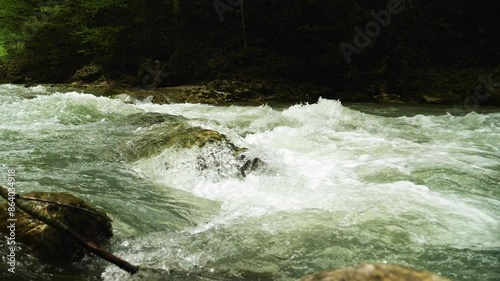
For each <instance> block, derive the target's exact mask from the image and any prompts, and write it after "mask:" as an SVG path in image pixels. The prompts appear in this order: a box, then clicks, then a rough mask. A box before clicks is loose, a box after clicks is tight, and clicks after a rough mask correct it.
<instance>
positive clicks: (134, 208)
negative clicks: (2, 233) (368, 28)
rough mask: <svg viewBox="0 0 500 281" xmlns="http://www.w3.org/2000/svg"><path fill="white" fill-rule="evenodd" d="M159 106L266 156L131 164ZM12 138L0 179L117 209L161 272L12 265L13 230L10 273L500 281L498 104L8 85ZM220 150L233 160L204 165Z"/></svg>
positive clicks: (4, 98) (123, 234)
mask: <svg viewBox="0 0 500 281" xmlns="http://www.w3.org/2000/svg"><path fill="white" fill-rule="evenodd" d="M152 113H160V114H163V115H165V116H169V115H173V116H170V117H169V118H171V119H175V120H176V122H181V123H185V124H189V125H193V126H201V127H203V128H208V129H212V130H216V131H218V132H220V133H223V134H225V135H226V136H227V137H228V138H229V139H230V140H231V142H233V143H234V144H235V145H237V146H240V147H247V148H248V149H249V150H248V153H249V154H251V155H252V156H254V157H259V158H260V159H262V160H263V161H264V162H266V163H267V165H266V166H265V168H263V169H259V170H256V171H254V172H252V173H250V174H249V175H248V176H247V177H244V178H243V177H241V176H236V175H235V173H234V171H235V169H236V167H235V163H233V162H231V160H230V159H227V158H225V156H224V154H223V153H220V152H219V151H218V148H217V147H214V146H207V147H204V148H202V149H200V148H191V149H165V150H163V151H160V152H158V153H157V154H154V155H151V156H147V157H142V158H139V159H133V160H132V159H131V158H130V157H128V155H129V154H130V152H131V151H133V150H134V147H133V144H134V141H137V140H138V139H141V137H144V136H145V135H146V133H147V132H148V131H150V130H152V129H154V128H156V127H155V126H157V125H154V124H152V123H151V122H149V121H148V116H152V115H151V114H152ZM140 116H143V117H144V118H140ZM155 116H159V115H158V114H156V115H155ZM131 144H132V146H131ZM0 147H1V150H0V183H2V184H4V185H5V184H6V178H7V170H8V169H9V168H14V169H15V170H16V180H17V186H16V188H17V192H19V193H24V192H29V191H51V192H69V193H71V194H73V195H75V196H78V197H80V198H82V199H84V200H86V201H87V202H89V203H91V204H92V205H94V206H97V207H100V208H103V209H104V210H106V211H107V212H108V213H109V214H110V216H112V218H113V228H114V237H113V238H112V241H111V245H110V250H111V251H112V252H113V253H114V254H116V255H118V256H120V257H122V258H124V259H125V260H128V261H129V262H131V263H133V264H138V265H143V266H148V267H150V268H153V269H155V270H146V271H144V272H141V273H140V274H137V275H135V276H132V277H131V276H129V275H128V274H126V273H124V272H123V271H121V270H120V269H119V268H117V267H116V266H113V265H111V264H109V263H106V262H103V261H101V260H99V259H97V258H93V257H87V258H86V259H84V260H83V261H82V262H80V263H78V264H74V265H71V266H64V267H61V266H56V265H48V264H41V263H39V262H38V261H37V260H36V259H35V258H33V257H32V256H31V255H30V254H29V250H28V249H26V248H25V247H22V246H21V247H20V248H19V249H18V250H17V252H16V254H17V255H16V260H17V262H18V264H17V267H16V273H15V274H11V273H9V272H7V268H8V266H7V264H6V260H5V255H6V253H7V250H6V242H5V239H0V240H1V241H0V255H1V256H2V263H1V264H0V279H1V280H103V281H111V280H167V278H168V280H259V278H260V280H296V279H298V278H299V277H301V276H304V275H306V274H311V273H314V272H318V271H324V270H331V269H336V268H339V267H345V266H350V265H356V264H361V263H368V262H377V263H385V262H386V263H397V264H402V265H409V266H412V267H417V268H420V269H425V270H428V271H432V272H434V273H437V274H440V275H442V276H445V277H448V278H450V279H452V280H457V281H460V280H481V281H498V280H500V110H499V109H498V108H497V109H495V108H478V109H477V110H476V112H472V113H468V112H464V111H461V110H460V109H458V108H452V107H448V108H447V107H437V106H421V105H414V106H410V105H405V106H403V105H401V106H387V105H385V106H383V105H379V104H352V105H342V104H341V103H340V102H338V101H333V100H326V99H320V100H319V101H318V103H316V104H309V105H295V106H281V107H276V108H274V107H270V106H260V107H257V106H255V107H242V106H229V107H215V106H209V105H193V104H169V105H155V104H151V103H147V102H136V103H132V104H127V103H124V102H122V101H120V100H114V99H109V98H105V97H96V96H93V95H90V94H86V93H84V92H82V91H80V92H65V91H61V92H56V91H55V90H51V89H50V88H46V87H43V86H37V87H32V88H24V87H21V86H14V85H0ZM207 155H211V156H212V157H216V158H217V157H218V160H219V162H220V163H222V164H221V165H220V166H219V167H216V168H209V169H205V170H200V169H199V168H198V167H197V166H196V165H195V163H196V161H197V159H199V157H203V156H207ZM162 269H163V270H162ZM168 269H175V270H176V272H175V273H173V274H171V275H170V276H167V275H166V272H167V271H165V270H168Z"/></svg>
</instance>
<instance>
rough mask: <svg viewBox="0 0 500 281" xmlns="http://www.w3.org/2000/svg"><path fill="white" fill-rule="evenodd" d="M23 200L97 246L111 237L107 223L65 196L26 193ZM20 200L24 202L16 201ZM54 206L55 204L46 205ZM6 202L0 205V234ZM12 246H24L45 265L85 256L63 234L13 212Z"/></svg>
mask: <svg viewBox="0 0 500 281" xmlns="http://www.w3.org/2000/svg"><path fill="white" fill-rule="evenodd" d="M21 198H27V199H29V200H27V201H26V200H25V202H30V204H31V205H32V206H33V208H34V209H35V210H36V211H37V212H40V213H41V214H43V215H44V216H47V217H50V218H51V219H53V220H57V221H60V222H62V223H63V224H65V225H66V226H68V227H69V228H70V229H71V230H73V231H74V232H76V233H78V234H79V235H81V236H83V237H84V238H86V239H87V240H88V241H90V242H93V243H95V244H97V245H99V244H103V243H105V242H106V241H107V240H108V239H109V238H111V237H112V236H113V232H112V226H111V220H110V218H109V217H108V216H107V215H106V214H105V213H104V212H102V211H99V210H97V209H95V208H93V207H91V206H90V205H88V204H87V203H86V202H84V201H83V200H81V199H79V198H77V197H75V196H73V195H71V194H68V193H56V192H30V193H26V194H24V195H22V196H21ZM17 200H24V199H17ZM48 201H51V202H56V203H49V202H48ZM7 207H8V206H7V202H6V201H5V202H3V203H2V204H0V231H1V232H3V233H6V231H8V230H9V229H8V228H7V224H8V223H9V222H8V221H7V215H8V212H7ZM15 219H17V221H16V231H15V232H16V242H20V243H23V244H24V245H26V246H28V247H29V248H30V250H31V252H32V253H33V255H35V256H37V257H38V258H39V259H40V260H42V261H46V262H62V263H67V262H73V261H77V260H79V259H81V258H82V257H83V255H84V253H85V250H84V249H83V248H82V246H80V245H78V244H77V243H76V242H74V240H72V239H71V238H69V237H68V236H67V235H66V234H64V233H62V232H60V231H58V230H56V229H54V228H52V227H50V226H48V225H47V224H45V223H43V222H41V221H39V220H37V219H35V218H33V217H31V216H30V215H28V214H26V213H24V212H23V211H21V210H19V209H17V210H16V212H15Z"/></svg>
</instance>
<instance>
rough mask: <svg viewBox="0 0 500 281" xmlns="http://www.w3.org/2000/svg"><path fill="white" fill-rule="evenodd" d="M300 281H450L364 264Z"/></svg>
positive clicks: (394, 267)
mask: <svg viewBox="0 0 500 281" xmlns="http://www.w3.org/2000/svg"><path fill="white" fill-rule="evenodd" d="M300 281H450V280H449V279H445V278H443V277H440V276H437V275H434V274H432V273H429V272H425V271H421V270H417V269H413V268H410V267H404V266H399V265H392V264H364V265H360V266H353V267H346V268H341V269H337V270H334V271H329V272H321V273H317V274H314V275H310V276H306V277H303V278H302V279H300Z"/></svg>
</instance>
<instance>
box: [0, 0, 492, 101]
mask: <svg viewBox="0 0 500 281" xmlns="http://www.w3.org/2000/svg"><path fill="white" fill-rule="evenodd" d="M236 2H238V1H226V0H220V1H213V2H212V1H205V0H204V1H201V0H190V1H179V0H3V1H2V2H1V3H0V28H1V30H0V60H1V61H2V63H3V66H2V71H1V74H2V77H3V78H2V80H4V82H16V83H26V82H28V83H31V82H37V83H63V82H69V81H75V80H85V79H80V78H79V77H80V76H81V75H77V76H74V75H75V73H77V71H78V70H81V69H82V68H84V67H85V66H88V65H91V64H92V65H97V66H99V71H98V72H95V73H94V74H96V73H97V74H98V75H94V76H97V77H93V78H92V79H90V80H97V79H107V80H115V81H119V82H121V83H123V84H126V85H129V86H140V87H144V86H145V85H146V84H147V83H146V82H145V77H147V76H148V75H149V76H150V77H149V78H148V79H157V80H155V81H154V82H155V83H154V86H155V87H158V86H159V87H162V86H176V85H183V84H192V83H198V82H203V81H212V80H214V79H240V80H245V79H247V80H257V81H262V80H265V81H281V82H284V83H309V84H315V85H319V86H321V87H323V86H324V87H328V88H329V89H330V90H329V91H328V97H333V98H339V97H340V98H342V99H344V100H366V101H369V100H376V99H378V100H383V99H384V97H385V96H387V97H389V99H390V98H391V97H393V98H394V99H401V100H414V101H418V99H419V98H420V96H421V95H422V94H429V93H430V94H437V95H444V96H446V95H447V96H451V97H452V99H457V100H460V99H463V97H465V96H467V95H470V94H471V93H472V92H473V91H474V88H475V87H476V86H477V85H478V83H479V82H478V80H477V77H478V75H479V74H480V75H489V74H494V75H496V73H495V72H494V69H495V67H497V66H498V62H499V59H500V49H499V48H498V46H499V45H500V44H499V43H500V42H499V41H500V38H499V37H498V36H497V29H498V28H497V26H498V19H497V17H496V15H495V13H497V11H499V10H500V2H498V1H494V0H482V1H479V2H471V1H465V0H458V1H451V0H446V1H414V0H401V5H402V7H404V9H403V11H402V12H401V13H399V14H394V15H392V17H391V20H390V22H389V23H388V25H387V26H386V27H383V28H381V30H380V33H378V34H377V36H374V37H373V38H371V40H370V44H369V45H368V46H366V47H364V48H361V49H360V52H359V53H357V54H353V55H352V56H351V59H352V62H351V63H347V61H346V58H345V57H344V54H343V52H342V50H341V49H340V48H339V45H340V44H341V43H342V42H346V43H348V44H353V38H354V37H355V35H356V32H355V30H354V28H355V27H358V28H360V29H361V30H365V26H366V24H367V23H369V22H371V21H374V17H373V15H372V11H374V12H379V11H381V10H384V9H386V7H387V5H388V3H389V2H390V0H359V1H349V0H332V1H326V0H280V1H278V0H256V1H251V2H250V1H245V2H243V3H242V4H241V5H240V4H238V5H231V4H235V3H236ZM240 3H241V2H240ZM221 5H222V6H221ZM241 8H244V9H243V14H242V13H241V11H242V10H241ZM221 19H222V21H221ZM495 63H496V64H497V65H496V64H495ZM80 73H81V72H80ZM160 74H161V77H160ZM155 75H156V76H155ZM153 76H155V77H153ZM159 77H160V78H161V79H158V78H159ZM84 82H88V81H84ZM148 85H149V84H148ZM323 95H324V93H323Z"/></svg>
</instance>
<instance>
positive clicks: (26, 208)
mask: <svg viewBox="0 0 500 281" xmlns="http://www.w3.org/2000/svg"><path fill="white" fill-rule="evenodd" d="M0 196H2V197H3V198H4V199H5V200H7V201H8V198H9V196H8V190H7V188H5V187H4V186H1V185H0ZM15 198H16V199H21V198H20V197H19V195H17V194H16V196H15ZM15 204H16V205H15V206H16V207H18V208H19V209H20V210H21V211H23V212H25V213H27V214H29V215H30V216H32V217H34V218H35V219H37V220H40V221H42V222H44V223H46V224H47V225H49V226H51V227H53V228H54V229H57V230H58V231H61V232H62V233H64V234H66V235H68V236H69V237H70V238H71V239H73V240H75V242H77V243H78V244H80V245H81V246H82V247H84V248H85V249H87V250H88V251H89V252H91V253H93V254H95V255H96V256H99V257H101V258H103V259H105V260H107V261H108V262H110V263H112V264H114V265H116V266H118V267H119V268H121V269H123V270H125V271H127V272H129V273H130V274H134V273H136V272H137V271H139V267H138V266H136V265H133V264H130V263H129V262H127V261H125V260H123V259H121V258H119V257H117V256H115V255H113V254H112V253H110V252H108V251H106V250H104V249H103V248H101V247H99V246H98V245H96V244H94V243H93V242H90V241H87V239H86V238H85V237H83V236H81V235H80V234H78V233H76V232H74V231H73V230H71V229H70V228H69V227H68V226H67V225H65V224H64V223H62V222H60V221H57V220H55V219H53V218H51V217H50V216H46V215H44V214H41V213H40V212H38V211H37V210H36V209H35V208H33V207H32V206H31V205H30V204H29V203H27V202H25V201H22V200H15Z"/></svg>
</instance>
